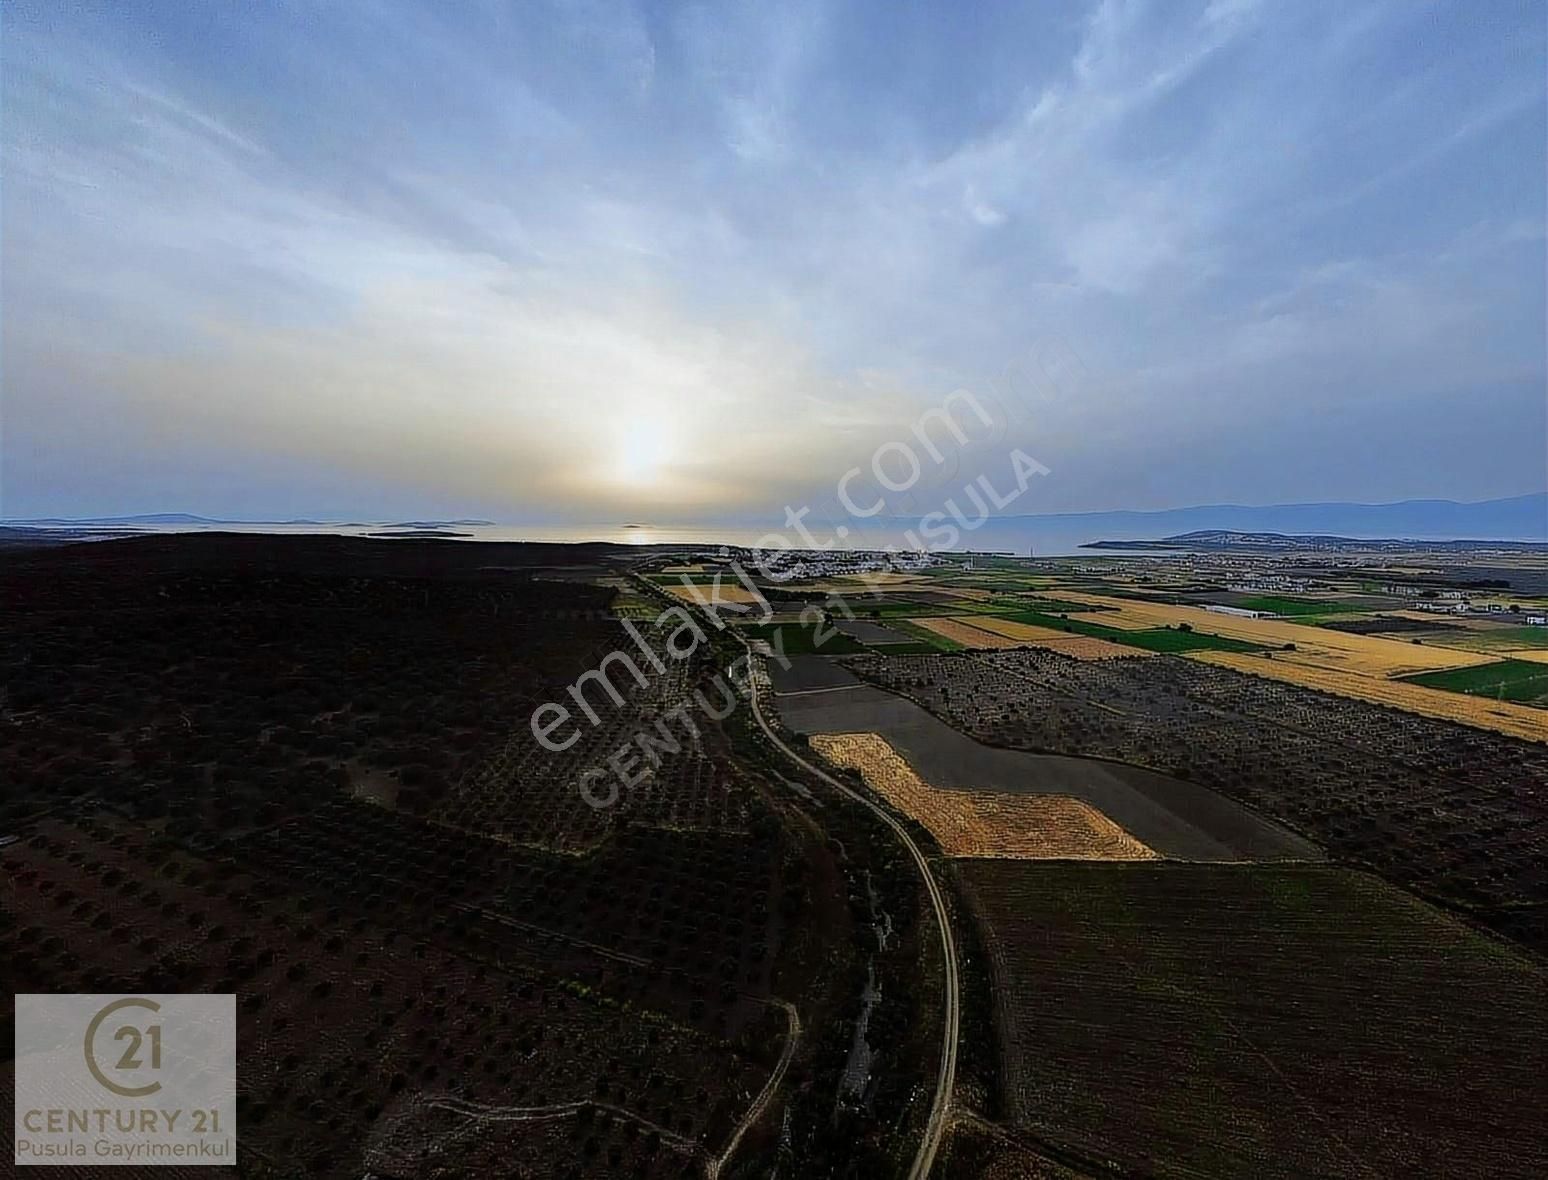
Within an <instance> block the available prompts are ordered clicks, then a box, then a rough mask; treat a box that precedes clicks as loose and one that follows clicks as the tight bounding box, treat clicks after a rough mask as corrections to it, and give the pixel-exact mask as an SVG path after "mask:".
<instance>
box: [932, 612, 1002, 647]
mask: <svg viewBox="0 0 1548 1180" xmlns="http://www.w3.org/2000/svg"><path fill="white" fill-rule="evenodd" d="M909 621H910V622H911V623H913V624H914V625H915V626H917V627H922V628H924V629H925V630H926V631H929V632H931V633H932V634H935V635H939V636H940V637H941V638H942V639H945V640H948V641H949V642H951V643H952V644H954V645H956V646H958V647H967V648H1007V647H1016V646H1018V641H1017V640H1015V639H1011V638H1010V637H1008V636H1005V635H1000V634H997V633H995V632H993V631H986V630H984V629H983V628H982V627H979V626H978V625H977V623H976V621H975V622H969V621H968V620H967V619H964V618H960V617H958V618H937V619H930V618H918V619H910V620H909Z"/></svg>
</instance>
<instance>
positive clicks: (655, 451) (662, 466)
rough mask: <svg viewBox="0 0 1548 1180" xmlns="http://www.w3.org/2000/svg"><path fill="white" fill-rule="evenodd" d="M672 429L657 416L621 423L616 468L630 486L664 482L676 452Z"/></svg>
mask: <svg viewBox="0 0 1548 1180" xmlns="http://www.w3.org/2000/svg"><path fill="white" fill-rule="evenodd" d="M674 444H675V439H674V437H673V432H672V430H671V427H670V426H669V425H668V424H667V423H665V422H663V421H661V420H660V419H659V418H656V417H645V416H642V417H637V418H632V419H629V420H628V421H626V422H624V423H623V424H622V427H621V429H620V432H619V437H618V442H617V446H616V450H615V456H614V462H613V469H614V471H616V473H617V477H618V478H619V479H620V480H623V481H625V482H627V483H631V484H636V485H638V484H655V483H659V482H661V478H662V476H663V475H664V474H665V470H666V467H667V466H668V464H670V463H671V461H672V458H673V456H674V452H675V445H674Z"/></svg>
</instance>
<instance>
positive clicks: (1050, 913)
mask: <svg viewBox="0 0 1548 1180" xmlns="http://www.w3.org/2000/svg"><path fill="white" fill-rule="evenodd" d="M958 871H959V872H960V873H961V874H962V876H963V877H964V878H965V879H966V881H967V882H968V886H969V890H970V892H971V893H972V895H973V897H974V899H975V905H976V908H977V909H978V912H979V913H980V915H981V916H982V917H983V918H984V919H985V922H986V937H987V939H988V941H989V943H990V945H991V955H990V957H991V961H992V964H993V971H994V975H995V983H996V994H997V995H998V997H999V1003H1000V1017H1001V1025H1002V1051H1003V1060H1004V1071H1005V1076H1006V1087H1007V1092H1008V1101H1009V1105H1010V1110H1009V1112H1008V1114H1009V1119H1010V1121H1011V1123H1012V1124H1013V1128H1014V1129H1015V1130H1016V1131H1019V1132H1021V1133H1023V1134H1025V1135H1027V1136H1029V1137H1030V1138H1031V1139H1032V1141H1033V1144H1034V1145H1035V1146H1036V1147H1037V1148H1040V1149H1041V1150H1043V1151H1044V1152H1046V1153H1047V1154H1050V1155H1053V1156H1054V1157H1055V1158H1062V1159H1065V1160H1070V1159H1074V1160H1076V1161H1086V1162H1087V1164H1088V1167H1089V1170H1090V1171H1091V1172H1092V1173H1093V1174H1103V1175H1106V1174H1109V1173H1110V1171H1112V1170H1116V1171H1117V1172H1118V1173H1120V1174H1126V1175H1145V1176H1157V1177H1181V1176H1283V1177H1292V1176H1294V1177H1299V1176H1326V1177H1370V1176H1399V1175H1405V1176H1407V1175H1412V1176H1418V1175H1426V1176H1462V1175H1469V1176H1485V1175H1487V1176H1496V1177H1522V1178H1523V1180H1525V1178H1527V1177H1533V1176H1540V1175H1542V1174H1543V1171H1544V1169H1545V1168H1548V1142H1545V1140H1544V1138H1543V1135H1542V1128H1543V1126H1544V1125H1545V1123H1548V1083H1545V1081H1544V1074H1543V1071H1542V1045H1543V1044H1544V1040H1545V1037H1548V1018H1545V1015H1544V1014H1545V1012H1548V983H1545V976H1544V974H1543V972H1542V971H1541V970H1540V969H1538V968H1537V967H1536V966H1534V965H1533V964H1532V963H1530V962H1529V961H1528V960H1527V959H1526V958H1524V957H1518V956H1517V955H1516V954H1514V953H1513V952H1511V951H1509V950H1506V949H1505V948H1503V947H1500V946H1499V945H1497V944H1495V943H1492V942H1491V941H1489V940H1488V939H1487V938H1485V937H1483V936H1481V935H1479V934H1477V933H1475V932H1473V931H1471V930H1469V929H1468V928H1466V927H1465V926H1463V925H1462V924H1460V923H1457V922H1455V921H1453V920H1452V919H1450V918H1448V917H1446V916H1444V915H1442V914H1439V913H1437V912H1436V911H1434V910H1432V909H1430V908H1428V907H1426V906H1423V905H1421V904H1418V903H1416V902H1415V901H1414V900H1413V899H1411V898H1409V897H1406V896H1404V895H1403V894H1401V893H1399V892H1398V891H1396V890H1393V889H1391V888H1389V887H1387V886H1384V885H1382V884H1381V883H1380V882H1378V881H1375V880H1374V879H1372V878H1369V877H1367V876H1364V875H1363V874H1358V873H1353V872H1350V871H1348V870H1341V869H1332V868H1318V867H1311V866H1293V867H1269V866H1250V865H1230V866H1224V865H1219V866H1203V865H1170V864H1152V865H1127V864H1098V863H1088V864H1074V863H1066V864H1053V863H1037V862H1028V861H989V860H979V861H965V862H961V863H960V864H959V865H958ZM975 1146H976V1148H977V1150H980V1151H988V1150H989V1147H990V1145H989V1144H985V1143H982V1142H981V1143H978V1144H976V1145H974V1144H972V1143H971V1141H970V1143H969V1149H973V1148H974V1147H975ZM993 1147H994V1148H995V1150H994V1151H993V1152H991V1156H993V1155H997V1154H999V1153H1001V1152H1004V1150H1005V1148H1004V1145H1003V1142H1001V1143H995V1144H993ZM1025 1166H1027V1167H1031V1166H1032V1164H1031V1163H1028V1164H1027V1165H1025ZM1048 1167H1051V1165H1046V1164H1045V1165H1039V1169H1044V1168H1048ZM964 1174H971V1173H964ZM1005 1174H1007V1175H1014V1174H1017V1173H1015V1172H1014V1171H1007V1172H1006V1173H1005ZM1023 1174H1024V1173H1023ZM1031 1174H1034V1175H1037V1174H1058V1173H1055V1172H1052V1171H1047V1170H1034V1171H1033V1172H1032V1173H1031Z"/></svg>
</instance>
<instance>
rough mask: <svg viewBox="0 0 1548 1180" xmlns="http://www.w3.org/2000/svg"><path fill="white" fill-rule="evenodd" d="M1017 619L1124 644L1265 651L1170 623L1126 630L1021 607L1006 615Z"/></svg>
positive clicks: (1169, 649) (1176, 649) (1157, 648)
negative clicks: (1178, 627)
mask: <svg viewBox="0 0 1548 1180" xmlns="http://www.w3.org/2000/svg"><path fill="white" fill-rule="evenodd" d="M1005 617H1006V618H1008V619H1011V620H1012V621H1014V622H1017V623H1030V624H1032V625H1033V626H1035V627H1050V628H1052V629H1053V630H1055V631H1068V632H1070V633H1071V634H1073V635H1089V636H1091V637H1092V638H1094V639H1106V640H1109V641H1110V642H1112V643H1121V644H1122V645H1123V646H1125V647H1139V648H1143V649H1144V650H1146V651H1159V652H1184V651H1239V652H1252V651H1264V650H1265V648H1264V646H1263V645H1262V644H1260V643H1246V642H1244V641H1243V640H1240V639H1226V638H1224V637H1222V636H1219V635H1210V634H1208V633H1206V632H1203V631H1178V630H1173V629H1172V628H1170V627H1156V628H1154V629H1153V630H1149V631H1123V630H1120V629H1119V628H1117V627H1104V626H1103V625H1102V624H1101V623H1088V622H1087V621H1086V620H1084V619H1064V618H1056V617H1055V616H1053V615H1045V614H1042V613H1041V612H1039V611H1020V612H1017V613H1016V614H1009V615H1006V616H1005Z"/></svg>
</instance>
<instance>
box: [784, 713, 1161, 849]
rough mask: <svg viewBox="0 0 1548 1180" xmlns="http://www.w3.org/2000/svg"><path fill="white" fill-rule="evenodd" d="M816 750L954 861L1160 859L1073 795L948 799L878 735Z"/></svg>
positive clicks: (821, 739) (834, 738)
mask: <svg viewBox="0 0 1548 1180" xmlns="http://www.w3.org/2000/svg"><path fill="white" fill-rule="evenodd" d="M812 748H813V749H814V750H816V751H817V752H818V753H819V754H821V755H822V756H823V757H824V758H826V759H827V760H828V761H829V762H832V763H833V764H834V765H835V766H842V767H845V768H846V769H849V770H858V771H859V772H860V773H861V775H862V776H863V777H864V778H865V781H866V784H867V785H868V786H870V788H871V789H872V790H873V791H875V792H876V793H877V794H878V795H880V796H882V798H884V799H886V800H887V801H888V802H889V803H891V804H892V805H893V806H894V807H896V808H898V810H900V811H902V812H904V813H905V814H906V815H909V816H911V817H912V818H914V819H916V820H918V821H919V822H920V823H922V824H923V825H924V826H925V827H926V828H928V829H929V831H930V834H931V835H932V836H934V837H935V839H936V841H937V842H938V843H939V844H940V846H941V848H942V849H943V850H944V851H945V852H946V854H947V855H948V856H1003V857H1020V858H1029V859H1041V860H1059V859H1068V860H1150V859H1153V858H1154V857H1155V855H1156V854H1155V853H1154V852H1153V851H1151V850H1150V849H1149V848H1147V847H1145V845H1143V844H1141V843H1140V842H1139V841H1138V840H1136V839H1135V838H1134V837H1133V836H1131V835H1129V834H1128V833H1127V832H1125V831H1124V830H1123V829H1122V828H1120V827H1119V826H1118V825H1117V824H1115V823H1113V821H1112V820H1110V819H1108V818H1107V817H1106V816H1105V815H1103V814H1102V813H1101V812H1100V811H1098V810H1097V809H1096V808H1094V807H1092V806H1091V805H1090V804H1089V803H1083V802H1082V801H1080V800H1079V799H1072V798H1070V797H1069V796H1067V795H1013V794H1005V793H993V792H989V791H962V790H955V791H947V790H941V789H940V788H939V787H933V786H931V785H930V784H929V783H927V782H925V781H924V780H923V779H921V778H920V777H919V776H918V775H917V774H915V773H914V770H913V768H912V767H910V766H909V764H908V763H907V761H905V760H904V759H903V758H902V757H900V756H899V755H898V753H897V751H895V750H894V749H893V748H892V747H891V746H890V745H888V744H887V741H886V739H885V738H882V737H881V736H879V735H877V734H874V733H843V734H821V735H818V736H816V737H814V738H812Z"/></svg>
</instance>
